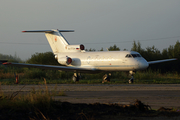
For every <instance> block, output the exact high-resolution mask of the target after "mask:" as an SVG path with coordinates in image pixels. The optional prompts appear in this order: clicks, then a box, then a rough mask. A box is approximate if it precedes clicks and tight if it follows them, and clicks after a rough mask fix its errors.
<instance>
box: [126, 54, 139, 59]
mask: <svg viewBox="0 0 180 120" xmlns="http://www.w3.org/2000/svg"><path fill="white" fill-rule="evenodd" d="M132 57H133V58H135V57H141V55H140V54H127V55H126V58H132Z"/></svg>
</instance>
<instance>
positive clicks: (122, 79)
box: [0, 70, 180, 85]
mask: <svg viewBox="0 0 180 120" xmlns="http://www.w3.org/2000/svg"><path fill="white" fill-rule="evenodd" d="M56 74H57V73H56ZM104 74H105V73H98V74H81V75H82V77H81V79H80V80H79V82H75V83H74V82H73V81H72V80H71V78H72V73H67V75H66V74H65V72H62V73H61V77H60V78H55V77H54V78H50V77H49V76H48V77H46V76H41V74H40V75H39V76H38V74H35V75H36V76H37V77H35V78H33V77H32V76H31V77H30V78H29V77H27V76H26V75H24V74H22V73H19V74H18V75H19V84H44V79H46V82H47V84H102V76H103V75H104ZM0 76H1V77H0V82H1V84H3V85H11V84H14V83H15V77H14V76H13V73H3V74H0ZM130 78H131V76H129V73H128V72H112V76H111V81H110V82H107V83H105V84H128V80H129V79H130ZM134 78H135V80H134V84H179V83H180V75H179V74H178V73H177V72H168V73H163V74H162V73H161V72H160V71H152V70H147V71H138V72H136V74H135V75H134Z"/></svg>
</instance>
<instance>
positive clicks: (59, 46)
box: [22, 30, 74, 54]
mask: <svg viewBox="0 0 180 120" xmlns="http://www.w3.org/2000/svg"><path fill="white" fill-rule="evenodd" d="M22 32H44V33H45V36H46V38H47V40H48V42H49V44H50V46H51V49H52V51H53V53H54V54H57V53H60V52H67V47H66V46H67V45H69V43H68V41H67V40H66V39H65V38H64V36H63V35H62V34H61V32H74V31H73V30H38V31H22Z"/></svg>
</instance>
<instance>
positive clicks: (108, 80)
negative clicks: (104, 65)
mask: <svg viewBox="0 0 180 120" xmlns="http://www.w3.org/2000/svg"><path fill="white" fill-rule="evenodd" d="M110 76H111V73H109V74H105V75H104V76H103V80H102V83H105V82H110Z"/></svg>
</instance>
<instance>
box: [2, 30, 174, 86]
mask: <svg viewBox="0 0 180 120" xmlns="http://www.w3.org/2000/svg"><path fill="white" fill-rule="evenodd" d="M22 32H37V33H41V32H43V33H45V35H46V38H47V40H48V42H49V44H50V46H51V49H52V51H53V53H54V55H55V58H56V59H57V61H58V62H59V63H60V64H61V65H65V66H53V65H40V64H25V63H11V62H4V63H3V64H4V65H10V66H18V67H35V68H42V69H54V70H63V71H73V72H74V75H73V77H72V78H73V81H78V80H79V73H82V72H86V73H98V72H103V71H106V72H111V71H129V73H130V74H131V76H132V78H131V79H130V80H129V83H133V80H134V78H133V74H134V73H135V72H136V71H138V70H144V69H146V68H147V67H148V66H149V65H150V64H155V63H161V62H167V61H172V60H176V59H175V58H174V59H165V60H157V61H150V62H147V61H146V60H145V59H144V58H143V57H142V56H141V55H140V54H139V53H138V52H135V51H93V52H87V51H85V47H84V45H82V44H80V45H70V44H69V43H68V41H67V40H66V39H65V38H64V36H63V35H62V34H61V32H74V31H73V30H38V31H22ZM103 80H107V81H110V76H109V75H108V74H106V75H104V76H103Z"/></svg>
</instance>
